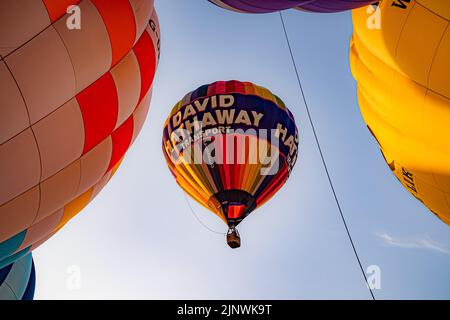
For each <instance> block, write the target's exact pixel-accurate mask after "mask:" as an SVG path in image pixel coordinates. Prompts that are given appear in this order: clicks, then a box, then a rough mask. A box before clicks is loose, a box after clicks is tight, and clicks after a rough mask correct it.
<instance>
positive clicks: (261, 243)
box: [34, 0, 450, 299]
mask: <svg viewBox="0 0 450 320" xmlns="http://www.w3.org/2000/svg"><path fill="white" fill-rule="evenodd" d="M156 7H157V10H158V14H159V19H160V24H161V33H162V54H161V62H160V65H159V70H158V73H157V76H156V80H155V83H154V96H153V101H152V105H151V109H150V113H149V116H148V119H147V123H146V125H145V127H144V129H143V131H142V133H141V136H140V137H139V138H138V139H137V141H136V143H135V145H134V146H133V147H132V148H131V149H130V151H129V152H128V155H127V157H126V160H125V161H124V163H123V165H122V167H121V169H120V170H119V171H118V172H117V174H116V176H115V177H114V178H113V179H112V181H111V182H110V183H109V185H108V186H107V187H106V188H105V189H104V190H103V192H102V193H101V194H100V195H99V196H98V197H97V198H96V199H95V200H94V201H93V202H92V203H91V204H90V205H89V207H88V208H87V209H85V210H84V211H83V212H82V213H81V214H80V215H79V216H78V217H76V218H75V219H73V220H72V221H71V222H70V223H69V224H68V225H67V226H66V227H65V228H64V229H63V230H62V231H61V232H59V233H58V234H57V235H55V236H54V237H53V238H52V239H50V240H49V241H48V242H47V243H46V244H45V245H43V246H41V247H40V248H39V249H37V250H36V251H35V252H34V258H35V263H36V271H37V291H36V298H37V299H53V298H56V299H94V298H97V299H102V298H112V299H121V298H123V299H158V298H161V299H164V298H166V299H171V298H174V299H241V298H242V299H315V298H322V299H348V298H351V299H368V298H369V294H368V290H367V287H366V285H365V283H364V280H363V277H362V274H361V271H360V270H359V267H358V265H357V262H356V259H355V257H354V254H353V252H352V250H351V246H350V243H349V241H348V238H347V235H346V233H345V229H344V226H343V224H342V221H341V219H340V216H339V212H338V210H337V207H336V204H335V202H334V198H333V195H332V193H331V190H330V186H329V184H328V181H327V178H326V174H325V171H324V168H323V165H322V163H321V161H320V155H319V153H318V149H317V145H316V144H315V140H314V136H313V133H312V130H311V127H310V125H309V122H308V119H307V115H306V111H305V106H304V104H303V102H302V100H301V95H300V92H299V88H298V84H297V81H296V77H295V73H294V69H293V66H292V62H291V60H290V56H289V51H288V47H287V44H286V41H285V38H284V35H283V30H282V26H281V22H280V18H279V15H278V14H267V15H243V14H237V13H232V12H227V11H224V10H221V9H219V8H217V7H215V6H213V5H211V4H210V3H208V2H207V1H206V0H196V1H182V0H159V1H156ZM284 17H285V21H286V26H287V29H288V33H289V35H290V38H291V44H292V47H293V51H294V55H295V59H296V63H297V64H298V67H299V68H300V72H301V77H302V79H303V84H304V89H305V93H306V98H307V100H308V103H309V106H310V109H311V113H312V117H313V120H314V123H315V125H316V129H317V132H318V136H319V139H320V142H321V145H322V149H323V151H324V156H325V158H326V161H327V163H328V166H329V170H330V173H331V178H332V180H333V182H334V185H335V188H336V192H337V195H338V197H339V199H340V202H341V205H342V209H343V212H344V215H345V217H346V218H347V223H348V226H349V228H350V231H351V233H352V236H353V238H354V241H355V244H356V248H357V250H358V252H359V254H360V257H361V260H362V263H363V265H364V268H367V267H368V266H369V265H377V266H379V268H380V270H381V289H378V290H375V291H374V293H375V296H376V297H377V298H379V299H406V298H410V299H418V298H420V299H422V298H423V299H429V298H435V299H449V298H450V273H449V272H448V271H449V270H450V228H449V227H448V226H446V225H444V224H443V223H441V222H440V221H439V220H437V219H436V218H435V217H434V216H433V215H432V214H430V213H429V212H428V210H427V209H426V208H425V207H423V206H422V204H420V203H419V202H418V201H416V200H415V199H413V198H412V197H411V196H410V195H409V193H408V192H407V191H406V190H404V189H403V187H402V186H401V185H400V184H399V183H398V181H397V180H396V179H395V178H394V176H393V175H392V174H391V173H390V170H389V168H388V167H387V166H386V164H385V162H384V160H383V158H382V156H381V154H380V152H379V150H378V146H377V144H376V142H375V141H374V140H373V138H372V137H371V135H370V134H369V132H368V130H367V129H366V126H365V124H364V122H363V120H362V117H361V115H360V112H359V108H358V104H357V99H356V84H355V82H354V80H353V78H352V76H351V73H350V68H349V40H350V37H351V32H352V23H351V14H350V13H342V14H328V15H323V14H322V15H320V14H308V13H302V12H299V11H293V10H291V11H286V12H284ZM231 79H237V80H242V81H251V82H254V83H257V84H259V85H262V86H265V87H267V88H269V89H270V90H271V91H272V92H274V93H275V94H277V95H278V96H279V97H281V98H282V99H283V100H284V102H285V103H286V105H287V106H288V107H289V108H290V110H291V111H292V113H293V114H294V116H295V118H296V122H297V124H298V126H299V132H300V157H299V161H298V162H297V164H296V167H295V168H294V171H293V174H292V175H291V177H290V179H289V181H288V183H287V184H286V185H285V186H284V187H283V188H282V189H281V190H280V192H279V193H278V195H276V196H275V197H274V198H273V199H272V200H271V201H270V202H268V203H267V204H266V205H265V206H263V207H262V208H260V209H258V210H257V211H256V212H254V213H253V214H252V215H251V216H249V217H248V218H247V219H246V220H245V221H244V222H243V223H242V224H241V225H240V233H241V236H242V238H243V246H242V247H241V248H240V249H238V250H231V249H230V248H229V247H228V246H227V245H226V243H225V239H224V237H223V236H221V235H217V234H214V233H211V232H210V231H208V230H206V229H205V228H204V227H203V226H202V225H201V224H199V222H198V221H197V220H196V219H195V217H194V216H193V215H192V213H191V212H190V210H189V207H188V205H187V203H186V200H185V198H184V196H183V193H182V191H181V189H180V188H179V187H178V186H177V185H176V183H175V181H174V180H173V178H172V176H171V175H170V173H169V171H168V169H167V168H166V165H165V161H164V157H163V154H162V151H161V134H162V127H163V123H164V120H165V119H166V117H167V116H168V114H169V111H170V109H171V108H172V106H173V105H174V104H175V103H176V102H177V101H178V100H179V99H181V98H182V97H183V95H184V94H186V93H187V92H189V91H191V90H194V89H196V88H197V87H198V86H200V85H202V84H207V83H210V82H214V81H216V80H231ZM190 202H191V205H192V206H193V208H194V210H195V212H196V213H197V215H198V216H199V218H200V219H201V220H202V221H203V222H204V223H205V224H206V225H208V226H209V227H210V228H213V229H215V230H218V231H223V232H225V231H226V226H225V225H224V224H223V223H222V222H221V221H220V220H219V219H218V218H217V217H216V216H214V215H213V214H211V213H209V212H208V211H206V210H205V209H203V208H201V207H200V206H198V205H197V204H196V203H194V201H192V200H190ZM73 270H79V271H80V278H79V279H80V281H79V282H75V284H77V283H78V284H79V286H77V285H75V286H74V285H73V281H72V280H73V274H72V276H71V272H72V271H73ZM71 283H72V285H70V284H71Z"/></svg>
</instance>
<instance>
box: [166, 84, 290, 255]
mask: <svg viewBox="0 0 450 320" xmlns="http://www.w3.org/2000/svg"><path fill="white" fill-rule="evenodd" d="M162 142H163V143H162V145H163V152H164V155H165V157H166V160H167V165H168V167H169V169H170V171H171V172H172V174H173V175H174V177H175V179H176V181H177V183H178V184H179V185H180V187H181V188H182V189H183V190H184V191H185V192H186V193H187V194H189V195H190V196H191V197H192V198H194V199H195V200H196V201H197V202H199V203H200V204H202V205H203V206H204V207H206V208H207V209H209V210H211V211H212V212H214V213H215V214H216V215H217V216H219V218H221V219H222V220H223V221H224V222H225V223H226V224H227V225H228V226H229V228H230V229H229V233H228V237H227V239H228V244H229V245H230V246H231V247H232V248H234V247H238V246H239V245H240V239H239V235H238V233H237V231H236V229H235V228H236V226H237V225H238V224H239V223H240V222H241V221H242V220H243V219H244V218H245V217H247V216H248V215H249V214H250V213H251V212H252V211H253V210H255V209H256V208H258V207H259V206H261V205H262V204H263V203H265V202H266V201H267V200H269V199H270V198H271V197H272V196H273V195H274V194H275V193H276V192H277V191H278V190H279V189H280V188H281V187H282V186H283V185H284V183H285V182H286V180H287V178H288V176H289V174H290V172H291V170H292V168H293V166H294V164H295V162H296V159H297V150H298V132H297V127H296V125H295V121H294V117H293V116H292V114H291V112H290V111H289V110H288V109H287V108H286V106H285V105H284V103H283V102H282V101H281V100H280V99H279V98H278V97H277V96H275V95H273V94H272V93H271V92H270V91H268V90H267V89H265V88H262V87H259V86H257V85H254V84H252V83H249V82H239V81H227V82H224V81H220V82H215V83H212V84H210V85H204V86H201V87H200V88H198V89H197V90H195V91H193V92H191V93H189V94H187V95H186V96H185V97H184V98H183V99H182V100H181V101H180V102H178V103H177V104H176V105H175V107H174V108H173V109H172V112H171V113H170V115H169V117H168V119H167V120H166V123H165V126H164V133H163V141H162Z"/></svg>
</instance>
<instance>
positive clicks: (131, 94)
mask: <svg viewBox="0 0 450 320" xmlns="http://www.w3.org/2000/svg"><path fill="white" fill-rule="evenodd" d="M72 5H77V6H76V7H70V6H72ZM68 6H69V9H68ZM77 14H80V16H79V17H80V20H79V23H80V24H79V27H80V29H78V28H72V26H73V25H72V24H73V23H74V22H76V21H77V20H76V19H77ZM149 22H150V23H149ZM159 37H160V31H159V23H158V18H157V15H156V12H155V10H154V8H153V1H152V0H114V1H113V2H112V1H109V0H108V1H107V0H83V1H75V0H64V1H61V0H58V1H56V0H22V1H20V5H19V4H18V1H16V0H2V1H0V105H1V106H2V108H1V110H0V177H1V184H0V267H1V266H4V265H7V264H9V263H11V262H13V261H14V260H16V259H17V258H18V257H20V256H23V255H24V254H25V253H26V252H29V251H30V250H31V249H33V248H34V247H36V246H37V245H39V244H41V243H42V242H43V241H44V240H45V239H47V238H48V237H49V236H50V235H51V234H53V233H55V232H56V231H57V230H59V229H60V228H61V227H62V226H63V225H64V224H65V223H67V222H68V221H69V220H70V218H72V217H73V216H74V215H76V214H77V213H78V212H79V211H80V210H82V209H83V208H84V207H85V206H86V205H87V204H88V203H89V202H90V201H91V200H92V199H93V198H94V197H95V195H97V194H98V192H99V191H100V190H101V189H102V188H103V186H104V185H105V184H106V183H107V181H108V180H109V179H110V178H111V176H112V174H113V172H114V171H115V170H117V168H118V166H119V163H120V160H121V159H122V158H123V156H124V155H125V153H126V151H127V149H128V148H129V146H130V145H131V144H132V142H133V141H134V140H135V139H136V137H137V135H138V134H139V131H140V129H141V128H142V125H143V123H144V121H145V118H146V116H147V112H148V108H149V104H150V100H151V87H152V82H153V78H154V74H155V72H156V67H157V64H158V60H159V41H160V38H159Z"/></svg>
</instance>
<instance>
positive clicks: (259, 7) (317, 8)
mask: <svg viewBox="0 0 450 320" xmlns="http://www.w3.org/2000/svg"><path fill="white" fill-rule="evenodd" d="M209 1H210V2H212V3H214V4H216V5H218V6H220V7H222V8H224V9H228V10H232V11H237V12H243V13H268V12H275V11H279V10H285V9H291V8H296V9H299V10H303V11H311V12H339V11H345V10H351V9H354V8H359V7H362V6H365V5H367V4H369V3H373V2H374V1H373V0H263V1H261V0H209Z"/></svg>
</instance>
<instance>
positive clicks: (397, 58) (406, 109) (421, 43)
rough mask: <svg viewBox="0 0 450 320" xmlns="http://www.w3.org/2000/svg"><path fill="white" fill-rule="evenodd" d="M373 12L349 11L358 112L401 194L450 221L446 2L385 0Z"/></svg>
mask: <svg viewBox="0 0 450 320" xmlns="http://www.w3.org/2000/svg"><path fill="white" fill-rule="evenodd" d="M377 10H379V11H377V13H376V14H373V15H372V16H371V17H368V15H367V12H368V10H365V9H360V10H356V11H354V13H353V22H354V33H353V39H352V42H351V66H352V72H353V75H354V77H355V79H356V80H357V82H358V98H359V105H360V108H361V113H362V115H363V117H364V120H365V122H366V123H367V126H368V128H369V130H370V132H371V133H372V134H373V135H374V137H375V139H376V140H377V141H378V144H379V146H380V149H381V151H382V154H383V155H384V157H385V159H386V161H387V163H388V165H389V167H390V168H391V170H392V172H393V173H394V175H395V176H396V177H397V178H398V180H399V181H400V182H401V183H402V185H403V186H404V187H405V188H406V190H408V191H409V192H410V193H411V194H412V195H413V196H414V197H416V198H417V199H418V200H419V201H421V202H423V203H424V204H425V205H426V206H427V207H428V208H429V209H430V211H431V212H433V213H434V214H435V215H436V216H438V217H439V218H440V219H441V220H442V221H444V222H445V223H447V224H450V140H449V139H448V137H449V136H450V126H449V123H450V78H449V75H450V59H449V57H450V28H449V20H450V2H448V1H433V0H411V1H399V0H396V1H393V0H389V1H385V0H383V1H381V2H380V3H379V7H378V9H377ZM369 11H370V10H369ZM373 19H379V20H378V21H374V20H373Z"/></svg>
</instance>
